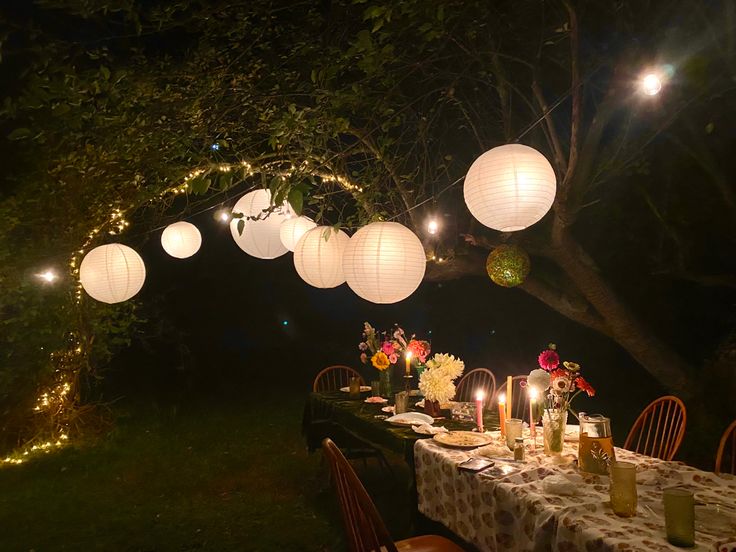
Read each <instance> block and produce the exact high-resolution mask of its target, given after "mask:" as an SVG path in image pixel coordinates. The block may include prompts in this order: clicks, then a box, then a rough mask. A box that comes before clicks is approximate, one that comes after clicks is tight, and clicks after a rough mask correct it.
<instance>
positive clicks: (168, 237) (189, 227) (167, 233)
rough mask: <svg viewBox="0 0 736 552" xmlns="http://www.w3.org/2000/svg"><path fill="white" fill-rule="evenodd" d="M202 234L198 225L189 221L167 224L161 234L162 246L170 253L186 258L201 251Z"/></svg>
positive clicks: (178, 257)
mask: <svg viewBox="0 0 736 552" xmlns="http://www.w3.org/2000/svg"><path fill="white" fill-rule="evenodd" d="M201 245H202V235H201V234H200V233H199V230H198V229H197V227H196V226H194V225H193V224H191V223H189V222H183V221H182V222H175V223H174V224H170V225H169V226H167V227H166V228H165V229H164V231H163V233H162V234H161V246H162V247H163V248H164V251H166V252H167V253H168V254H169V255H171V256H172V257H176V258H177V259H186V258H187V257H191V256H192V255H194V254H195V253H196V252H197V251H199V248H200V246H201Z"/></svg>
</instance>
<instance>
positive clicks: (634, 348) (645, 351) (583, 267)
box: [552, 219, 695, 400]
mask: <svg viewBox="0 0 736 552" xmlns="http://www.w3.org/2000/svg"><path fill="white" fill-rule="evenodd" d="M552 246H553V249H554V251H555V260H556V262H557V264H558V265H559V266H560V268H562V269H563V270H564V271H565V272H566V273H567V275H568V276H569V277H570V279H571V280H572V281H573V282H574V283H575V285H576V286H577V287H578V289H579V290H580V292H581V293H582V294H583V295H584V296H585V297H586V299H587V300H588V301H590V304H591V305H593V307H594V308H595V309H596V311H597V312H598V314H600V315H601V317H603V319H604V320H605V322H606V327H607V328H608V329H609V331H610V336H611V337H612V338H613V339H614V340H615V341H616V342H617V343H618V344H619V345H621V346H622V347H623V348H624V349H626V351H627V352H628V353H629V354H630V355H631V356H632V357H634V358H635V359H636V360H637V361H638V362H639V364H641V365H642V366H643V367H644V369H645V370H647V372H649V373H650V374H652V375H653V376H654V377H655V378H656V379H657V380H658V381H659V382H660V383H661V384H662V385H663V386H664V387H665V388H666V389H667V390H668V391H670V392H671V393H674V394H677V395H678V396H679V397H680V398H681V399H683V400H687V399H690V398H692V397H693V396H694V394H695V389H694V386H693V385H692V381H691V378H690V377H689V376H688V367H687V364H686V363H685V361H684V360H683V359H682V358H680V357H679V355H677V353H675V352H674V351H672V350H671V349H670V348H669V347H668V346H667V345H665V344H664V343H663V342H662V341H660V340H659V339H657V338H656V337H655V336H654V335H653V334H652V332H651V331H650V330H649V329H648V328H645V327H644V326H643V325H642V323H641V322H640V321H639V320H638V319H637V317H636V316H635V315H634V313H632V312H631V311H630V310H629V308H628V307H626V306H625V305H624V304H623V303H622V302H621V300H620V299H619V298H618V297H617V296H616V294H615V292H614V291H613V290H612V289H611V287H610V286H609V285H608V283H607V282H606V281H605V280H604V279H603V278H602V277H601V275H600V274H599V272H598V270H597V269H596V267H595V264H594V262H593V260H592V259H591V258H590V257H589V256H588V254H587V253H586V252H585V251H584V250H583V248H582V247H581V246H580V245H579V244H578V243H577V241H576V240H575V239H574V238H573V237H572V236H571V235H570V233H569V232H568V230H567V229H566V228H565V227H564V226H563V223H562V221H560V220H559V219H556V221H555V224H554V230H553V235H552Z"/></svg>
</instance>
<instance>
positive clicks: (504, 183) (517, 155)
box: [463, 144, 556, 232]
mask: <svg viewBox="0 0 736 552" xmlns="http://www.w3.org/2000/svg"><path fill="white" fill-rule="evenodd" d="M555 192H556V178H555V171H554V170H553V169H552V165H550V164H549V161H547V158H546V157H544V155H542V154H541V153H539V152H538V151H537V150H535V149H534V148H530V147H528V146H523V145H521V144H506V145H504V146H499V147H497V148H493V149H492V150H489V151H487V152H485V153H484V154H483V155H481V156H480V157H478V159H476V160H475V161H474V162H473V164H472V165H471V166H470V169H469V170H468V174H467V175H466V176H465V184H464V186H463V193H464V196H465V203H466V205H467V206H468V209H469V210H470V213H471V214H472V215H473V216H474V217H475V218H476V219H478V221H479V222H481V223H482V224H484V225H485V226H488V227H489V228H493V229H494V230H499V231H501V232H514V231H516V230H523V229H524V228H527V227H528V226H531V225H532V224H534V223H535V222H537V221H539V220H540V219H541V218H542V217H543V216H544V215H545V214H547V211H549V209H550V207H551V206H552V202H553V201H554V199H555Z"/></svg>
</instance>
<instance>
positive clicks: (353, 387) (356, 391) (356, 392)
mask: <svg viewBox="0 0 736 552" xmlns="http://www.w3.org/2000/svg"><path fill="white" fill-rule="evenodd" d="M349 388H350V398H351V399H359V398H360V378H358V377H355V376H353V377H351V378H350V387H349Z"/></svg>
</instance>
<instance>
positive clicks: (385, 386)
mask: <svg viewBox="0 0 736 552" xmlns="http://www.w3.org/2000/svg"><path fill="white" fill-rule="evenodd" d="M378 377H379V382H380V383H379V388H380V393H381V396H382V397H383V398H384V399H390V398H391V372H390V370H389V369H388V368H387V369H386V370H381V371H380V372H378Z"/></svg>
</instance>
